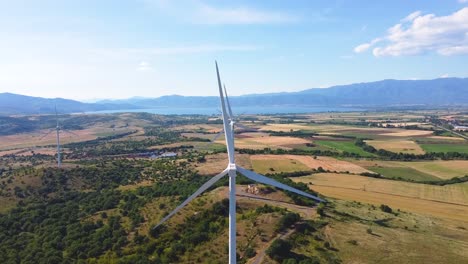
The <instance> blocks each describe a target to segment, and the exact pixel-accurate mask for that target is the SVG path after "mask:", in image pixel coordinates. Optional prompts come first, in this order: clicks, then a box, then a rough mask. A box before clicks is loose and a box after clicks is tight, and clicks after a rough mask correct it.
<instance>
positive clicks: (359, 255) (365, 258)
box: [326, 215, 468, 264]
mask: <svg viewBox="0 0 468 264" xmlns="http://www.w3.org/2000/svg"><path fill="white" fill-rule="evenodd" d="M406 217H407V216H406V215H405V216H403V217H401V218H400V220H402V221H405V222H406V223H405V224H407V225H408V226H409V228H410V229H411V231H409V230H405V229H404V228H396V227H392V228H388V227H381V226H378V225H372V226H369V225H366V224H364V223H359V222H339V221H333V222H332V223H331V224H329V225H328V226H327V227H326V234H327V238H328V239H329V240H330V243H331V245H332V246H333V247H336V248H338V249H339V253H338V255H339V256H340V258H341V259H342V261H343V263H384V264H387V263H388V264H393V263H466V260H467V258H468V251H467V250H466V248H467V247H468V232H467V231H466V230H461V229H459V228H458V227H459V226H460V225H459V224H458V225H455V226H453V225H451V224H447V221H443V222H441V221H439V220H437V219H433V218H430V219H424V218H421V217H414V218H412V219H411V220H412V221H411V220H410V221H408V220H409V219H405V218H406ZM402 218H403V219H402ZM428 220H429V221H428ZM438 226H442V228H438ZM465 226H466V225H465ZM369 228H370V229H371V230H372V234H368V233H367V232H366V230H367V229H369ZM413 229H415V230H413ZM349 241H356V245H353V244H351V243H349Z"/></svg>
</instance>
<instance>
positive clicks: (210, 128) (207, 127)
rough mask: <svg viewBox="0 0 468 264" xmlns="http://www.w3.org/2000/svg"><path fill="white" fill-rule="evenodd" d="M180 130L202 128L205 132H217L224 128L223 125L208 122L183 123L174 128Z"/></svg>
mask: <svg viewBox="0 0 468 264" xmlns="http://www.w3.org/2000/svg"><path fill="white" fill-rule="evenodd" d="M173 129H174V130H178V131H181V130H182V131H197V130H202V131H205V132H210V133H216V132H219V131H221V130H222V129H223V125H221V124H220V125H208V124H196V125H182V126H177V127H175V128H173Z"/></svg>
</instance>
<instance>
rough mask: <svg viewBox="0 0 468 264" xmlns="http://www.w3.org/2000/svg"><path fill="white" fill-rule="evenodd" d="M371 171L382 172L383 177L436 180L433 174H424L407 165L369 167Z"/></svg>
mask: <svg viewBox="0 0 468 264" xmlns="http://www.w3.org/2000/svg"><path fill="white" fill-rule="evenodd" d="M368 169H369V170H371V171H375V172H377V173H380V174H382V175H383V176H384V177H385V178H395V179H396V178H402V179H405V180H413V181H438V180H440V178H437V177H435V176H433V175H430V174H426V173H424V172H421V171H418V170H415V169H412V168H408V167H386V168H385V167H369V168H368Z"/></svg>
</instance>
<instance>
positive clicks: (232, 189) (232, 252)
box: [153, 62, 325, 264]
mask: <svg viewBox="0 0 468 264" xmlns="http://www.w3.org/2000/svg"><path fill="white" fill-rule="evenodd" d="M215 65H216V75H217V77H218V87H219V97H220V100H221V108H222V117H223V127H224V129H223V130H224V135H225V138H226V145H227V152H228V166H227V168H226V169H225V170H224V171H222V172H221V173H220V174H218V175H216V176H214V177H213V178H211V179H210V180H209V181H207V182H206V183H205V184H203V185H202V186H201V187H200V188H199V189H198V190H197V191H196V192H195V193H193V194H192V195H190V197H188V198H187V199H186V200H185V201H184V202H183V203H182V204H180V205H179V206H177V207H176V208H175V209H174V210H173V211H172V212H171V213H169V214H168V215H167V216H166V217H164V218H163V219H162V220H161V221H160V222H159V223H158V224H157V225H156V226H154V227H153V228H154V229H155V228H157V227H159V226H160V225H161V224H163V223H164V222H166V221H167V220H168V219H169V218H171V217H172V216H173V215H175V214H176V213H177V212H179V211H180V210H181V209H182V208H183V207H184V206H185V205H187V204H188V203H189V202H190V201H192V200H193V199H195V198H196V197H197V196H198V195H200V194H201V193H203V192H204V191H206V190H207V189H208V188H210V187H211V186H212V185H213V184H214V183H215V182H217V181H218V180H220V179H221V178H222V177H224V176H225V175H228V176H229V264H235V263H236V174H237V172H239V173H240V174H242V175H244V176H246V177H247V178H249V179H251V180H254V181H256V182H260V183H263V184H268V185H272V186H274V187H277V188H280V189H283V190H286V191H290V192H294V193H297V194H299V195H302V196H305V197H308V198H311V199H314V200H316V201H318V202H325V200H323V199H320V198H318V197H316V196H314V195H311V194H308V193H306V192H303V191H300V190H298V189H296V188H293V187H291V186H288V185H286V184H283V183H280V182H277V181H275V180H273V179H271V178H268V177H266V176H263V175H260V174H258V173H255V172H253V171H250V170H247V169H245V168H242V167H240V166H237V165H236V162H235V156H234V123H235V122H234V119H233V116H232V110H231V106H230V103H229V99H228V98H227V92H226V88H224V95H223V88H222V85H221V78H220V76H219V70H218V63H217V62H215ZM224 96H226V99H225V98H224ZM226 104H227V106H228V107H227V108H228V109H227V110H226Z"/></svg>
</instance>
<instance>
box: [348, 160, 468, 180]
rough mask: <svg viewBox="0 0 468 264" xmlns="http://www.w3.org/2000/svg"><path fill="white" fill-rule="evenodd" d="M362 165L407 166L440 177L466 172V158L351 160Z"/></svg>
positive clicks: (467, 161)
mask: <svg viewBox="0 0 468 264" xmlns="http://www.w3.org/2000/svg"><path fill="white" fill-rule="evenodd" d="M352 162H353V163H355V164H358V165H360V166H362V167H365V168H367V167H382V168H392V167H393V168H401V167H408V168H412V169H415V170H417V171H420V172H423V173H427V174H430V175H433V176H435V177H438V178H441V179H451V178H453V177H460V176H464V175H466V174H468V160H434V161H377V160H374V161H370V160H353V161H352Z"/></svg>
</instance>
